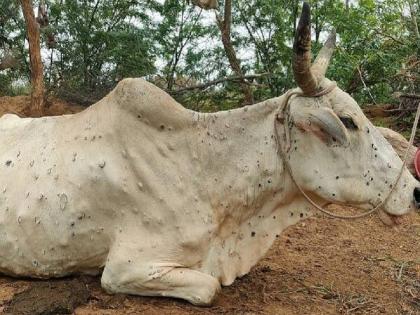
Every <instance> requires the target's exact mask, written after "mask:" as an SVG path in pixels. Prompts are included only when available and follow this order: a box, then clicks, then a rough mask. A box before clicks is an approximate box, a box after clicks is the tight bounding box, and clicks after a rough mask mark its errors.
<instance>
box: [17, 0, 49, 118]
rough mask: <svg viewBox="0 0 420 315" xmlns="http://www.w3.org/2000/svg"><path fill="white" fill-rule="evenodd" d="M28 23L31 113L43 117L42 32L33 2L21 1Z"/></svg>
mask: <svg viewBox="0 0 420 315" xmlns="http://www.w3.org/2000/svg"><path fill="white" fill-rule="evenodd" d="M20 2H21V5H22V12H23V16H24V18H25V22H26V32H27V35H28V42H29V60H30V64H31V84H32V93H31V108H30V113H31V114H32V115H34V116H41V115H42V114H43V113H44V72H43V65H42V59H41V44H40V31H39V25H38V22H37V21H36V19H35V14H34V9H33V6H32V0H20Z"/></svg>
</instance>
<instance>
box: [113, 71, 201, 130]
mask: <svg viewBox="0 0 420 315" xmlns="http://www.w3.org/2000/svg"><path fill="white" fill-rule="evenodd" d="M109 97H110V98H112V99H113V100H114V101H115V102H116V103H117V104H119V106H120V107H121V109H123V110H126V111H128V112H129V113H130V114H131V115H136V116H137V117H139V118H141V119H145V120H147V121H148V122H149V123H150V124H153V125H156V126H166V125H171V126H172V127H173V128H177V127H181V126H185V124H186V123H187V122H191V117H192V114H193V112H192V111H190V110H188V109H186V108H184V107H183V106H182V105H181V104H179V103H178V102H177V101H175V100H174V99H173V98H172V97H171V96H170V95H169V94H168V93H166V92H165V91H163V90H162V89H160V88H158V87H157V86H155V85H154V84H152V83H150V82H147V81H146V80H143V79H139V78H137V79H124V80H122V81H121V82H120V83H118V85H117V87H116V88H115V89H114V90H113V91H112V92H111V93H110V95H109Z"/></svg>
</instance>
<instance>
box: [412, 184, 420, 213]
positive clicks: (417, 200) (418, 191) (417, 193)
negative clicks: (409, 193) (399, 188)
mask: <svg viewBox="0 0 420 315" xmlns="http://www.w3.org/2000/svg"><path fill="white" fill-rule="evenodd" d="M413 196H414V204H415V205H416V208H417V209H420V187H416V188H414V192H413Z"/></svg>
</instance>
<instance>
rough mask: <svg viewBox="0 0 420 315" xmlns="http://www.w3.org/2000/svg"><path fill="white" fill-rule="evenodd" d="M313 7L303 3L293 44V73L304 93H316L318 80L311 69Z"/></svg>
mask: <svg viewBox="0 0 420 315" xmlns="http://www.w3.org/2000/svg"><path fill="white" fill-rule="evenodd" d="M311 57H312V55H311V8H310V7H309V4H308V3H307V2H304V3H303V7H302V14H301V16H300V20H299V24H298V27H297V29H296V35H295V41H294V44H293V74H294V77H295V81H296V83H297V84H298V86H299V87H300V88H301V89H302V91H303V93H304V94H307V95H311V94H314V93H315V91H316V89H317V87H318V82H317V78H316V77H315V75H314V74H313V73H312V70H311Z"/></svg>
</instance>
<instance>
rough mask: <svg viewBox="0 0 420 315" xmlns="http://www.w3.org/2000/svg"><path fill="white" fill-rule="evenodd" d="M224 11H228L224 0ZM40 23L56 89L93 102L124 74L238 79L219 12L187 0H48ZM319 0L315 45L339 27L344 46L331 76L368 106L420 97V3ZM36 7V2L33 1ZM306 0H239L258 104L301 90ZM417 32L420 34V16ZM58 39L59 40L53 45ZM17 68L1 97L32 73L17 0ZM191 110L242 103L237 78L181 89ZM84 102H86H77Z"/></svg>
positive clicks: (13, 20)
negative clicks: (294, 61) (298, 73)
mask: <svg viewBox="0 0 420 315" xmlns="http://www.w3.org/2000/svg"><path fill="white" fill-rule="evenodd" d="M219 2H220V8H219V11H218V14H219V15H223V7H224V6H223V4H224V1H223V0H221V1H219ZM46 3H47V6H48V14H49V21H50V25H49V26H48V27H47V28H44V29H42V43H43V50H42V56H43V60H44V65H45V80H46V83H47V86H48V89H49V91H50V92H53V93H57V94H59V95H61V96H66V97H71V98H73V99H75V100H79V99H80V101H81V102H86V103H89V102H91V101H94V100H97V99H98V98H100V97H101V96H103V95H104V94H105V93H107V92H108V91H109V90H110V89H111V88H112V87H113V86H115V84H116V83H117V82H118V81H119V80H121V79H122V78H124V77H145V78H147V79H149V80H151V81H153V82H154V83H155V84H157V85H159V86H160V87H162V88H164V89H166V90H169V91H174V90H177V89H180V88H184V87H189V86H193V85H197V84H200V83H205V82H208V81H211V80H214V79H217V78H224V77H227V76H231V75H234V73H233V72H232V70H231V68H230V66H229V62H228V59H227V57H226V54H225V51H224V49H223V46H222V43H221V36H220V31H219V29H218V27H217V24H216V19H215V14H214V12H211V11H210V12H208V11H203V10H201V9H199V8H197V7H194V6H192V5H191V4H190V1H187V0H124V1H121V0H46ZM346 3H347V1H343V0H312V1H311V7H312V24H313V51H314V55H316V52H317V51H319V49H321V47H322V42H323V40H324V39H325V38H326V36H327V34H328V32H329V31H330V30H331V29H332V28H335V29H336V30H337V33H338V34H339V37H338V39H339V40H338V47H337V50H336V53H335V55H334V58H333V61H332V64H331V66H330V68H329V71H328V73H327V75H328V77H330V78H331V79H333V80H336V81H337V82H338V83H339V85H340V87H342V88H343V89H344V90H347V91H348V92H349V93H351V94H352V95H353V96H354V97H355V98H356V100H358V101H359V103H361V104H368V103H372V102H374V101H375V102H376V103H385V102H392V101H394V99H393V97H392V95H393V93H394V92H402V93H419V92H420V91H419V86H420V85H419V84H418V82H419V75H420V74H419V72H420V70H419V68H420V66H419V62H418V61H419V58H418V52H419V50H420V38H419V37H418V33H419V30H418V23H420V9H419V2H418V1H416V0H378V1H373V0H359V1H350V2H348V3H349V5H348V6H346ZM37 4H38V2H37V1H34V5H35V6H36V5H37ZM300 7H301V1H300V0H234V1H233V13H232V14H233V16H232V17H233V21H232V42H233V45H234V48H235V50H236V52H237V55H238V57H239V58H240V59H241V66H242V70H243V72H244V73H245V74H253V73H266V74H267V75H266V76H262V77H260V78H258V79H255V80H253V81H252V82H251V84H252V90H253V92H254V98H255V100H256V101H260V100H264V99H267V98H270V97H274V96H278V95H280V94H282V93H284V92H285V91H286V90H287V89H290V88H292V87H294V86H295V83H294V80H293V75H292V70H291V58H292V49H291V47H292V43H293V38H294V32H295V27H296V24H297V21H298V18H299V13H300ZM416 19H417V21H419V22H418V23H417V31H416V26H415V25H416V23H415V22H416V21H415V20H416ZM51 36H52V37H53V38H54V42H55V45H53V46H51V45H49V43H48V41H49V40H50V39H51ZM6 53H12V54H13V55H14V56H17V58H19V60H20V62H19V66H18V67H15V68H14V69H9V70H6V71H2V72H0V94H2V95H4V94H14V93H16V92H17V91H16V87H21V86H25V84H27V82H28V78H29V68H28V58H29V57H28V55H29V54H28V51H27V44H26V43H25V26H24V21H23V17H22V14H21V13H20V9H19V5H18V2H17V1H10V0H0V59H1V58H2V57H3V56H4V55H5V54H6ZM174 95H175V96H176V97H177V99H178V100H179V101H181V102H182V103H183V104H185V105H186V106H187V107H190V108H193V109H197V110H201V111H214V110H220V109H230V108H233V107H237V106H240V105H241V102H242V100H243V95H242V90H241V87H240V85H239V84H238V82H231V81H225V82H221V83H219V84H217V85H214V86H208V87H206V88H205V89H195V90H191V91H188V92H185V93H178V94H174ZM78 98H79V99H78Z"/></svg>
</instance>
